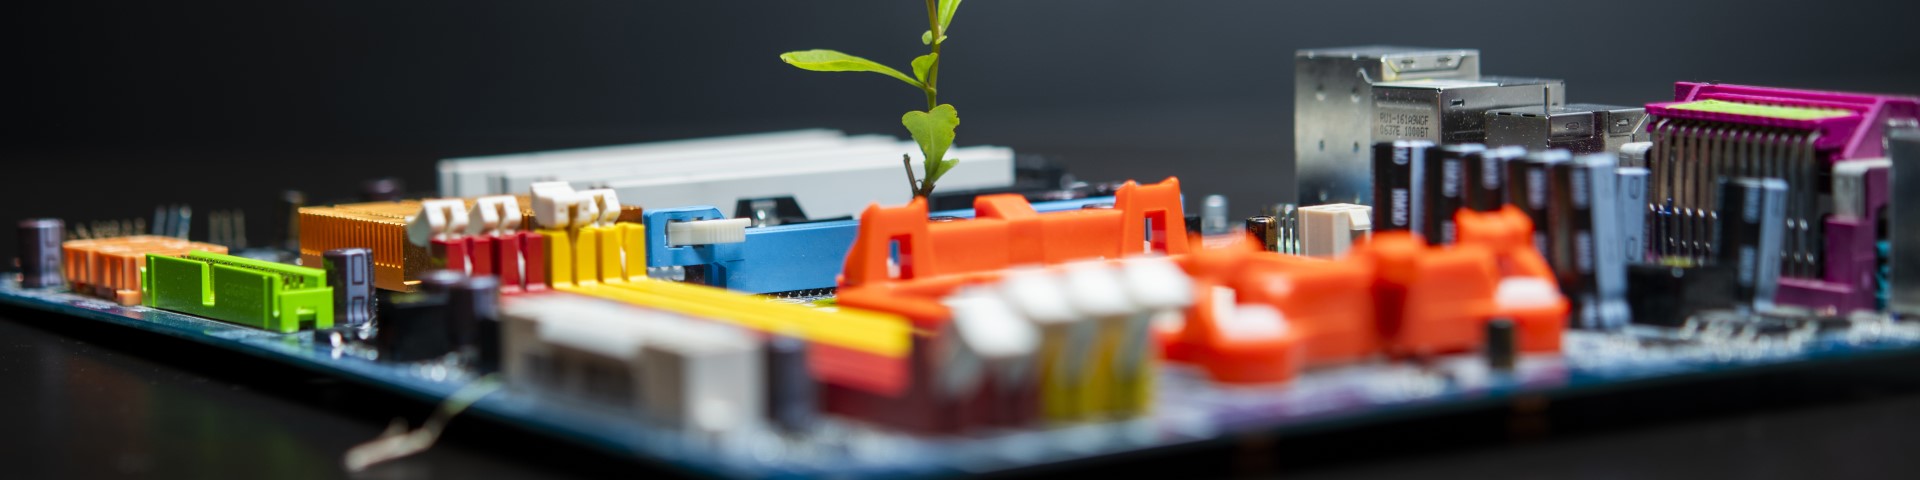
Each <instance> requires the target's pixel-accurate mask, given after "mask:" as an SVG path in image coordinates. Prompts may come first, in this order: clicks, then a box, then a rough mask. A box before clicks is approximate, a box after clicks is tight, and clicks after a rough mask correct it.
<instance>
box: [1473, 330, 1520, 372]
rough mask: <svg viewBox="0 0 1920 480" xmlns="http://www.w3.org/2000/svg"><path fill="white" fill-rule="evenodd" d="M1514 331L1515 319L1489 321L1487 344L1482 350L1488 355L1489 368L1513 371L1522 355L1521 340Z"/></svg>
mask: <svg viewBox="0 0 1920 480" xmlns="http://www.w3.org/2000/svg"><path fill="white" fill-rule="evenodd" d="M1517 336H1518V335H1517V334H1516V333H1515V331H1514V326H1513V320H1512V319H1508V318H1495V319H1492V320H1488V321H1487V338H1486V345H1485V346H1484V347H1483V350H1482V352H1483V353H1485V355H1486V357H1487V368H1491V369H1493V370H1496V371H1502V372H1510V371H1513V366H1514V364H1516V363H1518V361H1519V355H1520V353H1519V352H1520V340H1519V339H1518V338H1517Z"/></svg>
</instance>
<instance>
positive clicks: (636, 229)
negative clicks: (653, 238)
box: [619, 223, 647, 281]
mask: <svg viewBox="0 0 1920 480" xmlns="http://www.w3.org/2000/svg"><path fill="white" fill-rule="evenodd" d="M619 226H620V238H621V239H622V241H621V245H624V246H625V250H626V252H627V279H628V280H633V281H639V280H644V279H646V278H647V226H646V225H642V224H638V223H622V224H619Z"/></svg>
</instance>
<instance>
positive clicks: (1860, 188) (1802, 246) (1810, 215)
mask: <svg viewBox="0 0 1920 480" xmlns="http://www.w3.org/2000/svg"><path fill="white" fill-rule="evenodd" d="M1706 100H1717V101H1720V102H1728V103H1736V104H1742V105H1745V106H1760V107H1789V108H1797V109H1819V110H1827V111H1828V112H1813V113H1812V114H1808V113H1807V112H1804V111H1802V112H1788V111H1780V110H1775V111H1772V112H1769V111H1765V109H1764V108H1748V107H1744V106H1725V105H1712V106H1704V107H1703V106H1702V105H1700V104H1697V103H1696V102H1701V101H1706ZM1647 115H1648V116H1649V117H1650V118H1653V119H1667V120H1690V121H1695V122H1710V123H1709V125H1713V124H1718V125H1727V126H1750V127H1766V128H1778V129H1786V130H1795V131H1803V132H1810V133H1811V137H1810V142H1811V143H1812V145H1813V150H1814V152H1813V155H1812V157H1811V159H1812V161H1814V162H1817V164H1818V165H1819V166H1820V170H1819V172H1818V174H1813V175H1809V174H1812V173H1815V172H1813V171H1806V172H1799V173H1796V172H1794V171H1792V170H1790V169H1789V170H1773V172H1779V173H1781V174H1782V175H1785V176H1787V177H1789V178H1788V180H1789V181H1790V182H1795V183H1798V185H1794V186H1793V188H1794V189H1795V191H1794V193H1793V194H1791V196H1792V197H1793V199H1792V200H1790V201H1791V202H1795V204H1798V205H1801V207H1799V208H1801V210H1799V212H1801V213H1797V214H1795V213H1790V217H1796V218H1790V219H1789V223H1790V224H1792V223H1795V222H1798V225H1803V226H1810V227H1814V228H1819V229H1820V230H1819V231H1810V230H1811V229H1809V228H1804V227H1802V228H1800V230H1799V231H1801V232H1805V234H1807V235H1811V236H1812V238H1810V239H1807V240H1801V241H1799V242H1797V243H1791V244H1790V246H1792V247H1794V248H1790V249H1789V250H1793V251H1790V252H1789V253H1788V260H1787V261H1786V263H1788V264H1789V265H1790V266H1791V265H1799V266H1803V268H1801V269H1800V270H1798V272H1797V273H1796V274H1793V275H1788V277H1792V278H1781V279H1780V285H1779V289H1778V293H1777V295H1776V298H1775V301H1776V302H1777V303H1781V304H1787V305H1798V306H1803V307H1809V308H1813V309H1816V310H1831V311H1835V312H1839V313H1845V312H1848V311H1852V310H1858V309H1867V310H1871V309H1873V308H1874V291H1875V288H1877V286H1876V285H1875V283H1874V276H1873V274H1874V271H1875V268H1876V261H1877V258H1875V255H1876V250H1875V249H1874V243H1875V241H1876V240H1877V233H1878V232H1876V231H1875V228H1876V225H1877V224H1878V223H1877V222H1878V221H1879V218H1878V217H1879V216H1880V215H1881V211H1882V210H1883V209H1884V208H1885V207H1886V205H1887V202H1888V201H1889V200H1890V198H1889V194H1888V178H1889V176H1888V174H1887V170H1886V168H1885V167H1875V168H1869V169H1866V170H1860V169H1859V168H1858V166H1857V165H1855V166H1854V168H1855V170H1856V171H1855V172H1854V174H1853V175H1854V178H1856V179H1857V184H1854V185H1850V186H1849V188H1850V189H1851V190H1850V195H1849V196H1847V198H1845V199H1841V198H1835V201H1836V202H1845V203H1848V205H1846V206H1844V207H1840V206H1836V208H1835V210H1834V211H1826V212H1822V211H1818V209H1817V208H1815V207H1813V205H1815V203H1813V202H1814V198H1815V195H1818V194H1819V193H1820V192H1821V191H1822V190H1826V189H1827V188H1826V187H1827V186H1826V185H1813V184H1809V183H1812V182H1815V181H1817V180H1814V179H1817V178H1822V177H1823V176H1824V174H1825V173H1833V174H1835V175H1839V174H1840V172H1837V171H1834V168H1835V165H1836V164H1837V163H1839V162H1844V161H1849V160H1859V159H1868V158H1876V157H1883V156H1885V154H1886V153H1885V144H1884V143H1883V142H1882V137H1883V136H1885V134H1886V129H1887V128H1888V127H1889V125H1891V124H1893V123H1895V121H1896V120H1904V121H1912V120H1913V119H1916V118H1920V98H1914V97H1902V96H1887V95H1868V94H1857V93H1838V92H1821V91H1812V90H1789V89H1781V88H1767V87H1752V86H1742V85H1721V84H1712V83H1696V82H1678V83H1676V84H1674V101H1672V102H1665V103H1654V104H1648V105H1647ZM1663 123H1665V122H1661V121H1658V120H1655V121H1650V122H1648V126H1649V130H1650V131H1651V130H1653V129H1654V128H1657V126H1658V125H1662V124H1663ZM1682 125H1685V124H1682ZM1694 125H1699V124H1694ZM1685 128H1686V129H1694V130H1686V129H1681V130H1677V131H1683V132H1685V131H1692V132H1699V131H1700V130H1698V128H1700V127H1697V126H1696V127H1685ZM1706 128H1713V127H1706ZM1708 131H1711V130H1708ZM1739 135H1742V134H1732V135H1731V136H1722V137H1715V138H1723V139H1734V138H1752V137H1753V136H1755V135H1758V134H1745V135H1748V137H1739ZM1655 148H1659V147H1658V146H1656V147H1655ZM1710 158H1731V157H1710ZM1719 161H1720V160H1714V162H1715V163H1719ZM1680 165H1682V166H1684V165H1686V164H1685V163H1682V164H1680ZM1751 165H1753V164H1752V163H1749V166H1748V167H1747V168H1749V169H1753V168H1755V167H1752V166H1751ZM1760 165H1761V167H1759V168H1763V169H1764V168H1782V167H1781V166H1776V165H1778V164H1767V163H1764V162H1763V163H1761V164H1760ZM1729 169H1730V170H1729ZM1657 171H1658V170H1656V172H1657ZM1703 171H1710V172H1713V173H1711V174H1709V175H1713V174H1731V173H1733V172H1738V171H1740V170H1739V167H1725V166H1722V167H1715V169H1714V170H1703ZM1722 172H1725V173H1722ZM1656 174H1658V173H1656ZM1695 175H1696V176H1697V175H1698V174H1695ZM1681 178H1682V179H1683V180H1684V179H1685V178H1686V177H1681ZM1706 180H1710V179H1706ZM1836 189H1838V187H1836ZM1836 193H1838V192H1836ZM1838 196H1839V195H1836V197H1838ZM1649 200H1651V201H1653V202H1656V203H1658V202H1662V201H1668V200H1669V199H1660V198H1650V199H1649ZM1843 209H1844V211H1843ZM1790 232H1791V230H1790ZM1790 235H1792V233H1790ZM1808 240H1811V241H1808ZM1790 242H1791V241H1790ZM1815 242H1817V243H1815ZM1808 248H1811V250H1806V249H1808ZM1795 249H1798V250H1795ZM1796 252H1799V253H1796ZM1813 254H1818V255H1819V258H1818V259H1812V258H1809V257H1810V256H1811V255H1813ZM1796 255H1798V256H1796ZM1796 262H1798V263H1796Z"/></svg>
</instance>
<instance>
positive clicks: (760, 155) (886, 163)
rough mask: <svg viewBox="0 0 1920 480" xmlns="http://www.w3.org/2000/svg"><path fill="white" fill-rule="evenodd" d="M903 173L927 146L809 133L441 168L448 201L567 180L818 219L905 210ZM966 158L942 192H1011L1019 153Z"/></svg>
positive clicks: (978, 152) (987, 152) (649, 196)
mask: <svg viewBox="0 0 1920 480" xmlns="http://www.w3.org/2000/svg"><path fill="white" fill-rule="evenodd" d="M902 154H906V155H908V156H909V157H911V158H912V160H910V161H909V162H908V163H909V164H910V165H908V166H905V167H904V168H909V169H915V170H916V173H915V175H916V178H926V176H925V174H924V172H917V170H918V169H922V168H924V165H923V164H924V162H922V161H920V160H919V159H918V155H920V154H921V152H920V147H919V145H918V144H917V143H915V142H914V141H912V140H900V139H895V138H891V137H886V136H878V135H864V136H853V137H848V136H845V135H843V134H841V133H840V132H834V131H825V130H805V131H798V132H782V133H770V134H760V135H742V136H736V137H721V138H712V139H695V140H682V141H668V142H654V143H644V144H635V145H618V146H608V147H596V148H582V149H572V150H560V151H549V152H536V153H527V154H511V155H494V156H486V157H470V158H455V159H446V160H442V161H440V165H439V170H440V176H441V182H440V185H441V188H442V190H441V194H442V195H444V196H449V197H452V196H461V197H470V196H481V195H505V194H515V193H519V192H525V191H527V189H528V188H530V187H531V186H532V185H533V184H534V183H541V182H548V181H561V182H566V183H567V184H569V185H572V186H574V187H576V188H580V189H583V190H584V189H588V188H595V189H598V188H605V189H609V190H612V191H614V192H616V193H618V195H619V196H620V198H621V199H622V200H623V201H624V202H625V203H627V204H635V205H654V206H686V205H734V204H735V202H736V201H739V200H741V199H751V198H765V197H769V196H776V195H787V196H792V197H793V198H794V199H795V200H797V201H798V202H799V205H800V206H803V207H806V209H807V211H808V212H811V213H813V214H814V215H818V216H821V217H828V218H831V217H839V216H850V215H853V214H854V213H857V212H859V211H860V209H861V208H863V207H865V206H866V205H867V204H868V203H872V202H876V201H877V202H883V203H903V202H906V201H907V200H908V199H909V197H910V195H909V192H907V191H906V190H902V189H899V188H894V187H897V186H899V177H900V175H901V173H902V169H903V166H902V165H901V155H902ZM948 155H949V156H950V157H952V158H957V159H960V161H961V163H962V168H955V169H953V170H952V171H950V172H948V173H947V174H945V175H943V176H942V177H940V180H941V182H940V186H941V188H943V189H955V190H963V189H979V188H998V187H1008V186H1012V185H1013V183H1014V175H1013V172H1014V161H1013V159H1014V153H1013V150H1012V149H1008V148H1004V147H989V146H973V147H956V148H954V149H953V150H951V151H949V152H948Z"/></svg>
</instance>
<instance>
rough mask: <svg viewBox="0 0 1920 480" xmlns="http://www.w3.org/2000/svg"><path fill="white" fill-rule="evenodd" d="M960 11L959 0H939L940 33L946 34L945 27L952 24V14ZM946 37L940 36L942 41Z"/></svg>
mask: <svg viewBox="0 0 1920 480" xmlns="http://www.w3.org/2000/svg"><path fill="white" fill-rule="evenodd" d="M959 10H960V0H940V13H939V17H938V18H939V19H940V33H943V34H944V33H947V25H949V24H952V23H953V13H954V12H956V11H959ZM945 37H946V35H941V38H942V39H943V40H944V39H945Z"/></svg>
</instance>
